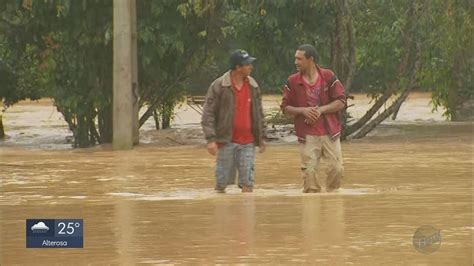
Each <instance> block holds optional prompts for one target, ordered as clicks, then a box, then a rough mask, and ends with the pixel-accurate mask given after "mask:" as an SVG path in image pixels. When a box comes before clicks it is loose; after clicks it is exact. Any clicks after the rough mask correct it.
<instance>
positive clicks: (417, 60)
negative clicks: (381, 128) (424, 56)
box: [353, 40, 422, 139]
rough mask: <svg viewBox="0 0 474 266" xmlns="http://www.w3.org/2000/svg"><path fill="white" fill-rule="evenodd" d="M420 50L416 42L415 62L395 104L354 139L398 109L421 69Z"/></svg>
mask: <svg viewBox="0 0 474 266" xmlns="http://www.w3.org/2000/svg"><path fill="white" fill-rule="evenodd" d="M421 49H422V48H421V41H420V40H416V54H415V62H414V63H413V68H412V72H411V75H410V78H409V80H408V85H407V87H406V89H404V90H403V92H402V94H401V95H400V96H399V97H398V98H397V100H395V102H393V103H392V105H391V106H390V107H389V108H387V109H385V111H383V112H382V113H381V114H380V115H378V116H377V117H376V118H375V119H374V120H372V121H370V122H369V123H368V124H366V125H364V127H362V129H361V130H360V131H359V132H357V133H356V134H355V135H354V136H353V138H354V139H358V138H362V137H365V136H366V135H367V134H368V133H369V132H370V131H372V130H373V129H374V128H375V127H376V126H377V125H379V124H380V123H382V122H383V121H384V120H385V119H386V118H387V117H389V116H390V115H391V114H393V113H394V112H396V111H398V110H399V109H400V106H401V105H402V103H403V102H404V101H405V100H406V98H407V97H408V95H409V94H410V91H411V89H412V88H413V87H414V86H415V83H416V79H417V75H418V71H419V70H420V68H421Z"/></svg>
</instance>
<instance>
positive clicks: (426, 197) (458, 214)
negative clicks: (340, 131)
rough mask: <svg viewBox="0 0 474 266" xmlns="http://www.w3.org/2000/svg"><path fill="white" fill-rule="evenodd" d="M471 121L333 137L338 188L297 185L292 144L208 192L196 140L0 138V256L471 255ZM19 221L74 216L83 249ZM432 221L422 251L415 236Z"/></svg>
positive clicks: (289, 260)
mask: <svg viewBox="0 0 474 266" xmlns="http://www.w3.org/2000/svg"><path fill="white" fill-rule="evenodd" d="M472 133H473V125H472V124H466V123H462V124H455V123H453V124H447V123H446V124H437V125H426V124H424V125H404V126H403V125H391V126H390V125H389V126H382V127H381V129H380V130H379V133H378V134H377V135H375V136H371V137H368V138H365V139H362V140H356V141H349V142H344V143H343V153H344V160H345V162H344V163H345V169H346V171H345V176H344V185H343V188H342V189H341V190H340V191H339V192H337V193H321V194H311V195H307V194H302V193H301V183H302V180H301V178H300V175H299V155H298V148H297V146H296V144H286V145H285V144H279V145H271V146H269V147H268V149H267V152H266V153H264V154H258V156H257V161H256V188H255V190H254V193H252V194H242V193H240V191H239V190H238V189H237V188H236V187H230V188H229V189H228V193H227V194H217V193H214V191H213V190H212V188H213V185H214V178H213V167H214V160H215V159H214V158H213V157H212V156H210V155H208V154H207V153H206V151H205V149H204V147H202V146H176V147H160V146H157V145H152V144H149V145H140V146H138V147H136V148H135V149H134V150H132V151H111V149H110V147H109V146H102V147H96V148H91V149H80V150H40V149H30V148H25V147H16V146H12V145H10V146H4V147H0V178H1V179H0V180H1V183H0V192H1V194H0V264H1V265H16V264H22V265H56V264H60V265H82V264H96V265H106V264H114V265H135V264H140V263H145V264H147V263H149V264H220V263H222V264H236V263H242V264H287V265H288V264H290V265H292V264H321V265H345V264H348V265H351V264H356V265H382V264H387V265H394V264H396V265H402V264H403V265H405V264H410V265H414V264H416V265H436V264H438V265H471V264H472V261H473V260H472V259H473V257H472V256H473V229H474V226H473V212H472V206H473V204H472V203H473V201H472V192H473V191H472V188H473V187H472V180H473V147H474V146H473V141H472V140H473V139H472V136H473V135H472ZM28 218H53V219H54V218H80V219H84V229H85V231H84V237H85V240H84V248H83V249H27V248H25V245H26V244H25V220H26V219H28ZM423 225H430V226H433V227H435V228H437V229H439V230H440V232H441V236H442V242H441V245H440V246H439V249H438V250H436V251H435V252H433V253H431V254H423V253H421V252H419V251H417V250H416V249H415V248H414V246H413V242H412V241H413V235H414V233H415V231H416V230H417V229H418V228H419V227H420V226H423Z"/></svg>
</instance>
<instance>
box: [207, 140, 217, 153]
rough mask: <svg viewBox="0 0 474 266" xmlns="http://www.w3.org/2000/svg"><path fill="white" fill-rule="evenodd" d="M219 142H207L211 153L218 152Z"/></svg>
mask: <svg viewBox="0 0 474 266" xmlns="http://www.w3.org/2000/svg"><path fill="white" fill-rule="evenodd" d="M217 150H218V149H217V143H215V142H209V143H208V144H207V151H208V152H209V153H210V154H211V155H216V154H217Z"/></svg>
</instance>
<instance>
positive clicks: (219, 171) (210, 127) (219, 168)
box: [201, 50, 265, 193]
mask: <svg viewBox="0 0 474 266" xmlns="http://www.w3.org/2000/svg"><path fill="white" fill-rule="evenodd" d="M255 59H256V58H254V57H251V56H250V55H249V54H248V53H247V52H246V51H244V50H236V51H234V52H232V54H231V55H230V60H229V61H230V70H229V71H227V72H226V73H225V74H224V75H222V76H221V77H219V78H217V79H216V80H214V81H213V82H212V84H211V86H210V87H209V89H208V91H207V95H206V102H205V104H204V110H203V114H202V120H201V125H202V129H203V131H204V135H205V137H206V140H207V143H208V144H207V150H208V152H209V153H210V154H212V155H216V154H217V160H216V187H215V189H216V191H217V192H220V193H224V192H225V188H226V186H227V185H228V184H229V180H233V178H234V175H235V169H237V170H238V173H239V187H240V188H241V189H242V192H252V191H253V185H254V161H255V146H258V147H259V151H260V152H263V151H264V150H265V142H264V138H265V119H264V115H263V108H262V97H261V93H260V89H259V87H258V84H257V82H256V81H255V79H253V78H252V77H251V76H250V73H251V72H252V69H253V66H252V63H253V61H255Z"/></svg>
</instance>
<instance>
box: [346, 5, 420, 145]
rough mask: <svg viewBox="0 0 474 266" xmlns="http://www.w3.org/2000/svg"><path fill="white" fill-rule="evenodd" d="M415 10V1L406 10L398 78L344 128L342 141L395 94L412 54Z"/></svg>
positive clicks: (368, 119) (360, 126)
mask: <svg viewBox="0 0 474 266" xmlns="http://www.w3.org/2000/svg"><path fill="white" fill-rule="evenodd" d="M415 9H416V1H413V3H412V4H411V5H410V7H409V8H408V10H407V18H408V21H407V24H406V26H405V28H404V33H403V36H404V38H403V39H404V45H403V48H404V51H405V52H404V54H403V57H402V58H401V59H400V63H399V65H398V78H397V81H396V82H394V83H393V84H391V85H389V87H388V89H387V90H385V92H384V93H383V94H382V96H381V97H380V98H379V99H377V101H376V102H375V103H374V104H373V105H372V106H371V107H370V109H369V110H368V111H367V112H366V113H365V114H364V116H362V117H361V118H360V119H359V120H358V121H357V122H355V123H354V124H352V125H350V126H348V127H346V128H345V129H344V131H343V132H342V139H346V138H347V137H348V136H350V135H352V134H353V133H354V132H356V131H358V130H359V129H360V128H362V127H363V126H364V125H365V124H366V123H367V122H368V121H370V119H372V117H373V116H374V115H375V114H376V113H377V111H378V110H379V109H380V108H381V107H382V106H383V105H384V104H385V102H386V101H387V100H388V99H390V97H391V96H392V95H393V94H394V93H395V92H396V90H397V88H399V85H400V84H399V83H400V79H401V77H402V76H403V75H404V74H405V73H406V69H407V66H408V62H409V59H410V54H411V52H412V47H413V36H414V32H413V31H414V25H415V22H416V16H415V15H414V13H415Z"/></svg>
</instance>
